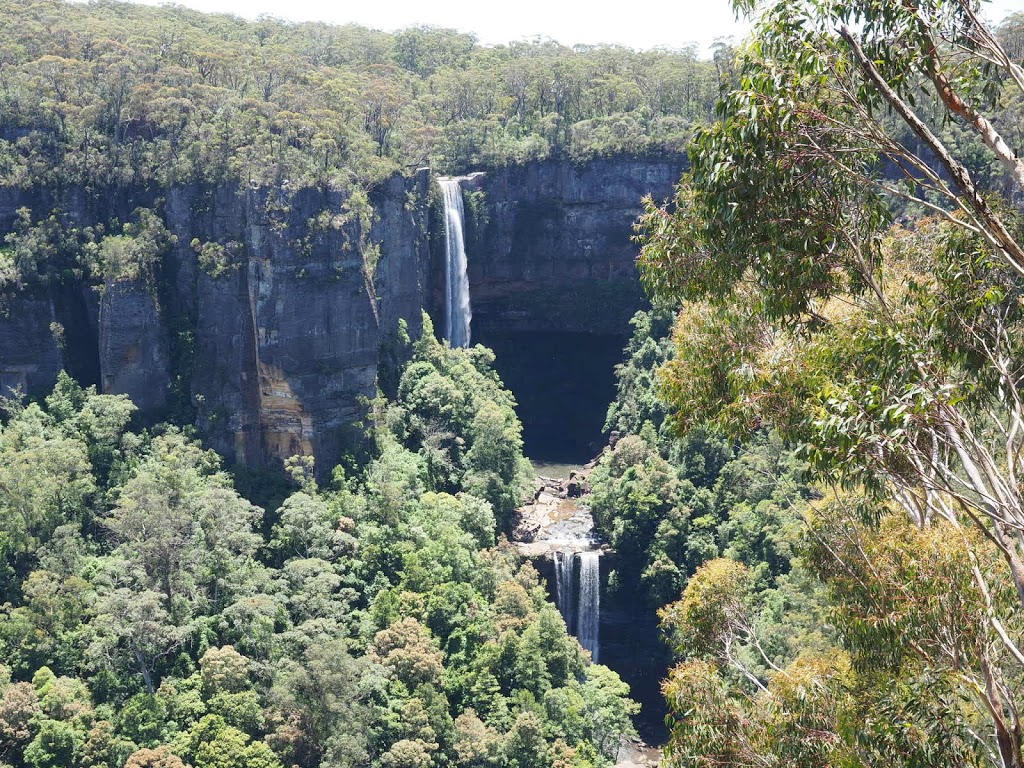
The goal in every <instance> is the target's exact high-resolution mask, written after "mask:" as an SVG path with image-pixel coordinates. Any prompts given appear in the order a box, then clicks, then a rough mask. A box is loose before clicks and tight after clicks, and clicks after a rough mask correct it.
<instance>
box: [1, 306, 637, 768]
mask: <svg viewBox="0 0 1024 768" xmlns="http://www.w3.org/2000/svg"><path fill="white" fill-rule="evenodd" d="M427 325H428V327H427V329H426V331H427V332H426V333H425V335H424V337H423V338H422V340H420V341H419V342H417V343H416V344H415V349H414V350H410V353H411V359H410V362H409V363H408V364H407V365H406V366H405V368H404V370H403V372H402V375H401V381H400V385H399V389H400V393H401V394H400V396H399V397H398V398H397V399H396V400H394V401H392V402H388V401H385V400H381V401H380V402H378V403H376V404H375V406H374V411H373V413H374V416H373V427H372V430H371V431H372V437H373V440H374V443H375V450H374V458H373V459H372V460H371V461H369V462H368V463H365V464H363V465H361V466H358V467H356V468H354V469H352V471H350V472H346V471H344V470H343V469H342V468H340V467H339V468H338V469H336V470H335V471H334V474H333V480H332V482H331V484H330V486H328V487H320V486H318V484H317V482H316V481H315V480H314V478H313V465H312V462H311V461H310V460H309V459H304V460H300V459H296V460H295V461H293V462H290V463H289V466H288V469H289V471H290V474H291V478H292V480H291V482H290V483H289V485H288V487H287V488H284V492H285V493H286V494H287V495H286V496H284V497H283V498H281V499H280V500H279V502H277V504H276V508H273V509H268V510H267V511H265V510H264V509H261V508H259V507H256V506H254V505H253V504H252V503H250V502H249V501H247V500H246V499H244V498H243V497H241V496H240V495H239V494H238V492H237V491H236V490H235V488H234V487H233V485H232V478H231V477H230V476H229V475H227V474H226V473H225V472H224V471H223V469H222V467H221V460H220V459H219V458H218V457H217V456H216V455H215V454H213V453H211V452H209V451H204V450H203V449H202V448H201V446H200V445H199V444H198V443H197V442H196V441H195V440H194V439H193V438H191V437H190V436H189V435H188V434H187V433H183V432H182V431H181V430H179V429H176V428H173V427H161V428H159V429H156V430H152V431H143V432H139V431H136V430H132V429H130V428H129V424H130V421H131V416H132V412H133V410H134V409H133V406H132V404H131V403H130V402H129V401H128V400H127V398H125V397H124V396H120V395H102V394H96V392H95V391H94V390H93V389H87V390H83V389H82V388H81V387H80V386H78V385H77V384H75V383H74V382H73V381H72V380H71V379H70V378H69V377H66V376H63V377H62V378H61V379H60V381H59V382H58V384H57V387H56V388H55V390H54V391H53V393H52V394H51V395H49V396H48V397H47V398H46V399H45V401H44V402H41V403H33V404H30V405H19V404H17V403H14V402H8V403H6V405H5V407H6V409H7V414H6V423H5V425H4V426H3V429H2V431H0V454H2V460H0V487H2V488H3V494H2V496H0V499H2V500H0V520H2V523H3V525H2V527H0V530H2V537H0V547H2V550H3V563H4V571H3V573H2V575H0V579H2V589H3V599H4V600H5V601H6V603H5V605H4V607H3V609H2V617H0V658H2V659H3V665H2V666H0V691H2V694H0V760H2V761H3V762H4V763H6V764H9V765H12V766H32V767H33V768H42V767H43V766H53V767H54V768H57V767H58V766H59V767H67V766H82V768H86V767H87V766H88V767H92V768H100V767H101V766H107V768H113V767H114V766H122V765H126V766H131V768H143V767H144V766H145V767H147V768H157V766H159V767H160V768H170V767H171V766H182V765H192V766H195V768H228V767H233V768H252V767H253V766H258V767H259V768H272V767H273V766H282V765H303V766H314V765H324V766H350V765H351V766H356V765H371V764H372V765H379V766H387V767H388V768H398V767H399V766H406V767H409V768H414V767H415V768H427V766H442V765H462V766H516V767H519V768H527V767H528V766H553V765H565V766H568V765H581V766H582V765H607V764H608V760H609V758H610V757H611V756H614V754H615V752H616V751H617V749H618V746H619V740H620V738H621V736H622V735H623V734H629V733H630V732H631V731H632V726H631V724H630V715H631V714H633V713H635V711H636V705H635V704H633V703H632V702H631V701H629V699H628V698H626V694H627V691H628V689H627V687H626V686H625V685H624V684H623V683H622V682H621V681H620V680H619V678H618V676H617V675H616V674H615V673H614V672H612V671H611V670H609V669H607V668H606V667H601V666H598V665H596V664H591V663H590V661H589V658H588V657H587V656H586V655H585V654H584V653H583V651H582V650H581V648H580V646H579V644H578V643H577V642H576V641H575V640H574V639H573V638H571V637H570V636H569V635H568V634H567V633H566V630H565V624H564V622H563V620H562V618H561V616H560V615H559V613H558V611H557V609H556V608H555V607H554V605H553V604H552V603H551V602H550V601H549V600H548V597H547V591H546V589H544V588H543V587H542V586H541V585H540V583H539V580H538V575H537V573H536V571H535V570H534V569H533V568H532V567H531V566H530V565H529V564H528V563H526V564H524V563H523V562H522V561H521V559H520V558H519V557H518V555H516V554H515V551H514V550H510V549H509V548H508V547H507V546H496V540H495V535H496V534H495V532H496V530H497V527H498V526H497V523H496V520H500V519H502V518H504V517H507V516H508V515H509V514H510V512H511V507H512V506H513V505H514V503H516V502H517V501H518V498H519V496H520V493H521V487H522V484H523V482H524V480H525V479H526V473H527V472H528V470H529V465H528V464H527V463H525V460H524V459H523V456H522V442H521V440H520V436H519V435H520V426H519V422H518V420H517V419H516V416H515V414H514V412H513V410H512V405H513V402H514V401H513V400H512V398H511V395H510V394H509V393H508V392H507V391H506V390H504V389H503V388H502V386H501V383H500V382H499V381H498V379H497V377H496V376H495V374H494V373H493V371H492V370H491V368H490V364H491V362H493V357H492V356H490V354H489V353H488V352H487V351H486V350H484V349H483V348H482V347H477V348H476V349H473V350H461V349H456V350H453V349H451V348H450V347H448V346H447V345H444V346H442V345H441V344H439V343H438V342H437V341H436V340H435V339H434V338H433V335H432V330H431V329H430V327H429V321H427Z"/></svg>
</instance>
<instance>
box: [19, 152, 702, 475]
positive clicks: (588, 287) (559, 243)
mask: <svg viewBox="0 0 1024 768" xmlns="http://www.w3.org/2000/svg"><path fill="white" fill-rule="evenodd" d="M681 167H682V161H681V160H680V159H669V160H664V161H639V160H623V159H618V160H615V159H612V160H602V161H596V162H594V163H591V164H589V165H587V166H584V167H576V166H573V165H572V164H570V163H568V162H545V163H532V164H529V165H526V166H522V167H516V168H506V169H501V170H498V171H493V172H490V173H488V174H485V175H478V176H476V177H475V179H474V180H473V181H472V182H467V184H466V189H467V192H468V193H469V194H468V197H467V199H468V202H469V206H468V209H469V210H468V211H467V214H468V215H467V218H468V221H467V251H468V256H469V281H470V290H471V294H472V302H473V312H474V320H473V324H474V333H477V330H478V329H483V330H485V331H486V329H492V330H502V331H521V332H543V331H554V330H557V331H583V332H587V333H592V334H601V333H608V334H617V335H619V334H624V333H626V332H627V330H628V326H627V320H628V318H629V317H630V316H631V315H632V313H633V312H634V311H635V310H636V309H637V308H639V307H640V306H641V305H642V304H643V301H644V300H643V294H642V291H641V289H640V287H639V284H638V281H637V278H636V273H635V270H634V266H633V260H634V257H635V255H636V250H637V249H636V246H635V244H633V243H632V242H630V239H629V238H630V235H631V232H632V230H631V225H632V222H633V220H634V218H635V217H636V215H637V213H638V212H639V210H640V205H639V200H640V198H641V197H642V196H643V195H645V194H653V195H654V196H655V197H664V196H666V195H668V194H669V193H670V192H671V188H672V184H673V183H674V182H675V181H676V180H677V178H678V176H679V173H680V170H681ZM428 189H429V176H428V173H427V172H426V171H425V170H424V171H420V172H417V173H416V174H414V175H413V176H412V177H409V178H404V177H395V178H392V179H390V180H389V181H387V182H385V183H384V184H382V185H380V186H379V187H378V188H377V189H376V190H375V191H374V192H373V193H372V194H371V195H370V199H369V202H370V204H371V205H372V208H373V212H374V214H373V218H372V221H370V220H368V219H367V218H366V217H365V215H363V216H361V215H360V211H363V212H364V214H365V207H363V206H361V205H359V204H358V201H356V202H355V203H354V202H353V201H352V200H350V199H347V198H346V197H345V196H343V195H341V194H339V193H334V192H329V191H323V190H314V189H304V190H299V191H296V192H289V191H288V190H259V191H257V190H244V191H239V190H237V189H227V188H219V189H209V188H201V187H184V188H175V189H169V190H158V191H152V190H150V191H147V190H118V191H116V192H113V193H110V194H107V193H102V194H86V193H85V192H84V191H82V190H74V189H72V190H65V191H62V192H59V193H58V192H50V191H47V190H37V191H34V192H22V191H12V190H0V236H2V235H4V234H6V233H7V232H9V231H10V230H11V228H12V227H13V226H14V221H15V219H16V216H17V214H16V212H17V209H18V208H20V207H22V206H26V207H28V208H30V209H31V210H32V211H33V212H34V213H35V214H36V216H37V217H38V216H39V215H43V214H47V213H49V212H50V211H51V210H52V209H54V208H60V209H61V210H62V211H64V212H65V213H66V214H67V215H68V216H69V218H70V219H71V220H72V221H73V222H75V223H76V224H79V225H82V226H87V225H91V224H95V223H99V222H103V223H106V222H107V221H109V220H111V219H112V218H115V217H116V218H119V219H120V220H121V221H127V220H128V219H129V218H130V216H131V213H132V211H133V210H134V209H135V208H136V207H137V206H146V207H153V208H158V209H159V210H161V211H162V213H163V217H164V220H165V223H166V226H167V227H168V229H169V230H170V231H171V232H172V233H173V234H174V235H175V236H176V237H177V242H176V244H175V245H174V246H173V248H172V250H171V253H170V254H169V255H168V256H167V257H166V258H165V259H164V260H163V266H162V270H161V273H160V274H159V276H158V278H157V281H156V283H157V284H155V285H144V284H142V283H140V282H113V283H110V284H108V285H106V286H102V287H93V286H85V285H75V284H71V285H67V284H65V285H63V286H60V287H56V288H50V289H48V290H47V291H44V292H39V293H37V294H35V295H30V296H29V295H26V296H21V297H16V298H13V299H9V300H8V301H7V304H6V308H7V312H6V315H3V316H0V389H2V390H3V391H4V392H7V391H11V390H13V389H15V388H18V389H20V390H22V391H24V392H30V393H40V392H45V391H46V390H47V389H48V388H49V387H50V386H52V383H53V381H54V380H55V378H56V375H57V373H58V371H59V370H60V369H61V368H62V367H64V368H67V369H68V370H70V371H71V372H72V373H73V374H74V375H75V376H76V377H77V378H79V380H81V381H82V382H83V383H85V384H93V383H95V384H97V385H98V386H99V388H100V389H101V391H104V392H111V393H125V394H128V395H129V396H131V398H132V399H133V401H134V402H135V403H136V404H137V405H138V406H139V407H140V410H141V411H142V412H143V414H144V415H146V416H148V417H149V418H152V419H159V418H165V417H167V416H168V415H173V416H174V417H175V418H178V419H188V420H194V422H195V423H196V425H197V426H198V427H199V429H200V433H201V434H202V435H203V437H204V440H205V441H206V443H207V445H208V446H209V447H212V448H215V449H217V450H218V451H220V452H221V453H223V454H224V455H225V456H227V457H228V459H229V460H235V461H239V462H241V463H245V464H248V465H253V466H259V465H265V464H268V463H274V462H276V461H280V460H282V459H284V458H287V457H288V456H291V455H294V454H310V453H312V454H315V455H316V456H317V460H318V465H319V467H320V469H321V470H324V471H329V470H330V468H331V467H332V466H333V465H334V463H335V462H336V460H337V459H338V457H339V456H340V455H341V453H342V452H343V451H344V450H345V446H346V445H348V444H350V441H353V440H356V439H357V437H356V436H355V435H353V434H352V432H353V430H354V427H353V423H354V422H357V421H358V420H359V419H360V418H361V416H362V415H363V414H364V412H365V405H364V398H368V397H372V396H373V395H374V393H375V388H376V384H377V382H378V376H379V374H380V373H381V365H382V360H383V359H384V358H386V355H385V356H384V358H382V349H384V350H386V348H387V341H388V339H389V337H390V336H392V335H393V334H394V333H395V332H396V330H397V328H398V324H399V321H400V320H402V319H404V320H405V321H406V322H407V324H408V325H409V330H410V332H411V333H412V335H413V336H414V337H415V336H416V335H417V334H418V332H419V330H420V311H421V308H423V307H429V308H431V309H432V310H434V311H436V310H438V309H439V303H438V302H439V296H440V297H443V293H444V278H443V275H444V268H443V263H438V259H439V254H438V253H437V251H438V249H437V248H436V247H434V248H431V247H430V243H435V245H436V243H437V241H438V239H439V238H438V236H437V233H436V232H431V231H430V229H431V225H430V222H429V221H428V218H429V217H428V203H427V201H428V196H429V195H428ZM157 195H159V198H160V199H158V197H157ZM194 243H195V244H197V245H199V246H202V245H203V244H206V243H212V244H216V245H217V246H220V247H222V248H224V249H225V253H227V254H228V258H226V259H225V261H224V263H222V264H220V265H219V266H218V267H217V268H211V266H210V264H209V263H201V261H200V259H199V257H198V256H197V251H196V248H195V247H194ZM431 254H433V255H431ZM440 258H442V259H443V257H440ZM367 265H369V266H370V268H372V270H371V269H368V268H367ZM371 271H372V273H371ZM440 300H441V301H443V298H441V299H440ZM436 316H437V317H440V316H441V315H440V313H438V314H437V315H436ZM438 327H442V326H438ZM476 338H483V339H484V340H485V341H486V333H485V334H483V335H482V336H477V337H476ZM602 407H603V406H602Z"/></svg>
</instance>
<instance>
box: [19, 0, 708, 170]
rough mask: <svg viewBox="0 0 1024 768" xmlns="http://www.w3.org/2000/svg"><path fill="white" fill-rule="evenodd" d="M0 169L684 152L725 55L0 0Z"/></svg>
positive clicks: (381, 166) (465, 165) (438, 164)
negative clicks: (489, 40)
mask: <svg viewBox="0 0 1024 768" xmlns="http://www.w3.org/2000/svg"><path fill="white" fill-rule="evenodd" d="M0 14H2V16H3V18H4V19H5V22H6V23H5V24H4V26H3V28H2V29H0V114H2V115H3V121H2V128H0V184H3V185H5V186H28V185H45V186H52V187H63V186H67V185H71V184H78V185H84V186H87V187H104V186H109V185H117V184H157V185H160V186H167V185H170V184H178V183H185V182H191V181H202V182H207V183H222V182H225V181H230V182H241V183H244V184H250V185H286V186H290V187H295V186H304V185H309V184H328V185H332V186H334V187H337V188H344V189H347V188H350V187H352V186H353V185H365V184H367V183H373V182H374V181H375V180H379V179H381V178H384V177H386V176H388V175H390V174H391V173H394V172H396V171H397V170H401V169H405V168H408V167H410V166H419V165H430V166H432V167H434V168H435V169H438V170H440V171H458V170H466V169H474V168H481V167H487V166H494V165H501V164H506V163H509V162H523V161H526V160H530V159H538V158H546V157H551V156H560V157H570V158H574V159H577V160H583V159H587V158H590V157H594V156H599V155H603V154H607V153H629V154H644V153H651V152H656V153H664V152H680V151H682V149H683V147H684V145H685V142H686V141H687V139H688V138H689V136H690V133H691V127H692V126H693V125H694V124H695V123H699V122H703V121H705V120H706V119H707V118H708V117H709V116H710V114H711V109H712V106H713V103H714V99H715V98H716V97H717V95H718V93H719V87H720V80H721V78H723V77H727V72H726V71H725V70H727V69H728V67H727V66H726V64H725V62H727V61H728V57H727V56H726V55H724V54H723V55H722V56H721V57H720V58H719V60H718V61H717V62H712V61H702V60H700V59H698V57H697V56H696V54H695V51H694V50H692V49H686V50H680V51H661V50H655V51H642V52H640V51H633V50H630V49H626V48H620V47H614V46H593V47H588V46H576V47H575V48H567V47H565V46H562V45H559V44H558V43H556V42H554V41H550V40H539V39H538V40H534V41H529V42H516V43H509V44H508V45H500V46H481V45H479V44H477V43H476V41H475V39H474V37H473V36H472V35H469V34H465V33H461V32H457V31H455V30H449V29H436V28H430V27H411V28H408V29H405V30H401V31H399V32H396V33H384V32H379V31H376V30H371V29H366V28H363V27H359V26H356V25H351V24H350V25H344V26H334V25H328V24H320V23H303V24H296V23H288V22H284V21H280V20H275V19H269V18H263V19H260V20H258V21H245V20H243V19H240V18H237V17H231V16H225V15H212V14H202V13H198V12H195V11H191V10H188V9H186V8H184V7H180V6H165V7H162V8H152V7H145V6H141V5H132V4H129V3H116V2H93V3H88V4H81V3H64V2H60V1H59V0H43V1H42V2H33V1H31V0H4V2H3V3H2V4H0Z"/></svg>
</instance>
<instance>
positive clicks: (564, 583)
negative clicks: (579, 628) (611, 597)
mask: <svg viewBox="0 0 1024 768" xmlns="http://www.w3.org/2000/svg"><path fill="white" fill-rule="evenodd" d="M575 565H576V553H575V552H573V551H572V550H571V549H563V550H556V551H555V596H556V599H557V600H558V612H559V613H561V614H562V618H563V619H565V626H566V629H568V630H569V631H570V632H572V629H573V627H572V620H573V615H572V614H573V610H572V609H573V599H572V598H573V594H572V586H573V585H572V582H573V575H574V571H575Z"/></svg>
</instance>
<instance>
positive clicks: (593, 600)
mask: <svg viewBox="0 0 1024 768" xmlns="http://www.w3.org/2000/svg"><path fill="white" fill-rule="evenodd" d="M577 557H578V558H579V561H580V597H579V601H578V605H579V610H578V615H577V617H576V637H577V639H579V641H580V645H582V646H583V647H584V648H586V649H587V650H588V651H590V657H591V658H592V659H593V660H594V661H597V656H598V646H599V637H598V631H599V630H598V627H599V624H600V620H601V555H600V553H598V552H580V553H579V555H577Z"/></svg>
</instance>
